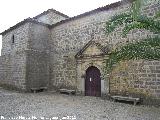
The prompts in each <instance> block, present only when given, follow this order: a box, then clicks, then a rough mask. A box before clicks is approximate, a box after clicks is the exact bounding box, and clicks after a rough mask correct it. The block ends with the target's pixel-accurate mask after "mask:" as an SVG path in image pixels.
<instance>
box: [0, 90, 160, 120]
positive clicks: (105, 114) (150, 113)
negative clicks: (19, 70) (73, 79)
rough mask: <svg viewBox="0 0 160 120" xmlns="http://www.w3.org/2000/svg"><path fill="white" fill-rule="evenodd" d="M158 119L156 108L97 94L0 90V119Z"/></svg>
mask: <svg viewBox="0 0 160 120" xmlns="http://www.w3.org/2000/svg"><path fill="white" fill-rule="evenodd" d="M3 119H5V120H12V119H16V120H28V119H30V120H160V108H158V107H153V106H141V105H137V106H134V105H130V104H125V103H118V102H111V101H108V100H103V99H102V98H98V97H88V96H74V95H64V94H59V93H51V92H41V93H35V94H34V93H18V92H15V91H7V90H3V89H1V90H0V120H3Z"/></svg>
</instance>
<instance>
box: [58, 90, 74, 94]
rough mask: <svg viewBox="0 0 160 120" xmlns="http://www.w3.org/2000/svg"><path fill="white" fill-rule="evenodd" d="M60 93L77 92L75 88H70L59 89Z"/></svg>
mask: <svg viewBox="0 0 160 120" xmlns="http://www.w3.org/2000/svg"><path fill="white" fill-rule="evenodd" d="M59 91H60V93H67V94H69V95H70V94H75V93H76V91H75V90H69V89H59Z"/></svg>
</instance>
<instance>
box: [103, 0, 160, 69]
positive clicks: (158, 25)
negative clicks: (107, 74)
mask: <svg viewBox="0 0 160 120" xmlns="http://www.w3.org/2000/svg"><path fill="white" fill-rule="evenodd" d="M146 1H147V0H135V2H133V4H132V9H131V10H130V11H129V12H128V13H122V14H119V15H115V16H113V17H112V18H111V19H110V20H109V21H107V22H106V34H107V35H109V34H110V33H111V32H113V31H114V30H115V29H116V28H117V27H118V26H120V25H124V28H123V30H122V36H123V37H126V35H127V34H128V33H129V32H130V31H131V30H133V29H135V28H138V29H146V30H150V31H151V32H153V33H155V34H159V33H160V21H159V20H158V18H159V17H160V12H158V13H157V14H156V15H155V16H154V17H153V18H149V17H147V16H143V15H141V14H140V11H141V6H142V5H143V4H144V3H145V2H146ZM131 59H147V60H158V59H160V37H158V36H156V37H155V38H147V39H145V40H140V42H135V43H129V44H126V45H125V46H122V47H121V48H120V49H116V50H115V51H112V52H111V54H110V55H109V59H108V60H107V70H108V71H110V70H112V67H113V65H114V64H116V63H118V62H120V61H122V60H131Z"/></svg>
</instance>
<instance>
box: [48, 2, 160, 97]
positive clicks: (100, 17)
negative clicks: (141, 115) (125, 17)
mask: <svg viewBox="0 0 160 120" xmlns="http://www.w3.org/2000/svg"><path fill="white" fill-rule="evenodd" d="M130 6H131V4H130V3H122V4H121V5H120V6H119V7H115V8H112V9H109V10H102V11H98V12H95V13H93V14H90V15H87V16H83V17H80V18H78V19H73V20H71V21H67V22H65V23H63V24H59V25H57V26H55V27H53V28H52V29H51V37H52V41H51V42H50V43H51V53H50V54H51V59H52V60H53V61H51V63H50V64H51V68H50V69H51V81H52V84H53V86H56V87H68V88H76V87H77V84H76V81H81V80H80V79H79V78H78V79H77V76H76V74H75V73H76V71H77V63H76V59H75V58H74V56H75V55H76V53H77V52H78V51H79V50H81V49H82V48H83V46H84V45H85V44H87V43H88V42H89V41H90V40H94V41H96V42H98V43H100V44H102V45H103V46H104V47H105V46H109V48H110V50H113V49H115V48H117V47H120V46H122V45H125V44H127V43H128V42H134V41H137V40H139V39H143V38H146V37H148V36H152V35H153V34H152V33H151V32H149V31H146V30H133V31H131V32H130V33H129V34H128V35H127V37H126V38H122V36H121V33H122V27H123V26H120V27H119V28H117V29H116V30H115V32H113V33H111V34H110V35H109V36H106V34H105V22H106V21H108V20H109V19H110V18H111V16H113V15H115V14H120V13H122V12H128V11H129V9H130ZM148 9H149V10H148ZM151 10H152V13H153V14H152V15H151V14H150V13H151ZM158 10H160V5H159V2H158V1H155V0H154V1H152V2H150V3H148V4H146V5H145V6H144V8H143V9H142V11H141V12H142V14H145V15H147V16H154V15H155V12H156V11H158ZM147 11H150V12H147ZM68 61H71V62H70V63H69V64H68ZM97 63H98V61H97ZM135 63H136V62H135ZM81 72H84V71H81ZM113 76H114V75H113ZM113 79H114V78H113ZM106 81H107V82H109V79H106ZM77 83H78V82H77ZM115 86H116V85H115ZM106 87H107V86H106ZM105 89H108V88H105ZM138 90H139V91H140V89H138ZM155 90H156V89H155ZM109 92H112V89H111V91H109ZM107 94H108V93H107ZM154 96H156V95H155V94H154Z"/></svg>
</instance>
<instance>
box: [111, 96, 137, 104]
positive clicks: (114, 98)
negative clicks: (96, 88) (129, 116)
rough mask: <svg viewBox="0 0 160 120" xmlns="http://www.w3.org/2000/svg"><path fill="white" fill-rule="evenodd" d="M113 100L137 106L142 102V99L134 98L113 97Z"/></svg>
mask: <svg viewBox="0 0 160 120" xmlns="http://www.w3.org/2000/svg"><path fill="white" fill-rule="evenodd" d="M111 98H112V99H113V100H114V101H115V100H122V101H131V102H133V103H134V105H136V104H137V103H138V102H140V98H133V97H124V96H111Z"/></svg>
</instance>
